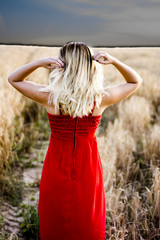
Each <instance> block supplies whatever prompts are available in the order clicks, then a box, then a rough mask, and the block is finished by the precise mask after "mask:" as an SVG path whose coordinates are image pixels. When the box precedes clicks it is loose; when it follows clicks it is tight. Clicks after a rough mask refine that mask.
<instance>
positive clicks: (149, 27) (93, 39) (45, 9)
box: [0, 0, 160, 46]
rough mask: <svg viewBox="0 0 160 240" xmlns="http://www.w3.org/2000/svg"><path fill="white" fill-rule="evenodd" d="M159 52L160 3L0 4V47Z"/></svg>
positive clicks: (68, 0) (75, 0)
mask: <svg viewBox="0 0 160 240" xmlns="http://www.w3.org/2000/svg"><path fill="white" fill-rule="evenodd" d="M68 41H82V42H85V43H86V44H88V45H90V46H160V0H25V1H24V0H14V1H13V0H1V1H0V43H1V44H2V43H3V44H33V45H36V44H37V45H52V46H54V45H58V46H61V45H62V44H64V43H66V42H68Z"/></svg>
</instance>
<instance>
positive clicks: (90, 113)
mask: <svg viewBox="0 0 160 240" xmlns="http://www.w3.org/2000/svg"><path fill="white" fill-rule="evenodd" d="M100 64H105V65H107V64H112V65H113V66H115V67H116V68H117V69H118V70H119V72H120V73H121V74H122V76H123V77H124V79H125V80H126V82H125V83H121V84H117V85H114V86H108V87H107V88H104V87H103V74H102V71H101V70H102V69H101V66H100ZM38 67H44V68H47V69H50V70H52V71H51V73H50V76H49V83H50V84H49V85H48V86H45V85H40V84H35V83H33V82H30V81H24V80H25V78H26V77H27V76H28V75H29V74H31V73H32V72H33V71H34V70H35V69H37V68H38ZM8 81H9V82H10V83H11V84H12V86H13V87H15V88H16V89H17V90H18V91H20V92H21V93H22V94H23V95H25V96H26V97H29V98H31V99H33V100H34V101H37V102H39V103H41V104H42V105H43V106H44V107H45V109H46V111H47V114H48V119H49V123H50V127H51V138H50V142H49V146H48V150H47V153H46V156H45V160H44V165H43V169H42V176H41V181H40V191H39V205H38V211H39V225H40V237H41V240H53V239H55V240H62V239H66V240H68V239H69V240H73V239H74V240H81V239H83V240H102V239H103V240H104V238H105V222H106V202H105V192H104V182H103V169H102V164H101V159H100V155H99V152H98V148H97V139H96V136H95V132H96V129H97V127H98V124H99V122H100V119H101V115H102V113H103V111H104V110H105V109H106V108H107V107H108V106H110V105H111V104H114V103H117V102H119V101H121V100H122V99H125V98H126V97H128V96H129V95H131V94H132V93H133V92H135V91H136V89H137V88H138V87H139V86H140V84H141V83H142V79H141V77H140V76H139V75H138V74H137V73H136V72H135V71H134V70H133V69H132V68H131V67H129V66H127V65H126V64H124V63H122V62H120V61H119V60H118V59H116V58H115V57H113V56H111V55H109V54H108V53H106V52H102V51H97V52H95V54H93V52H92V50H91V49H89V48H88V47H87V46H86V45H85V44H84V43H82V42H68V43H67V44H65V45H64V46H63V47H62V48H61V49H60V53H59V58H54V57H48V58H41V59H38V60H36V61H33V62H31V63H28V64H26V65H24V66H22V67H20V68H19V69H17V70H16V71H14V72H13V73H11V74H10V76H9V77H8Z"/></svg>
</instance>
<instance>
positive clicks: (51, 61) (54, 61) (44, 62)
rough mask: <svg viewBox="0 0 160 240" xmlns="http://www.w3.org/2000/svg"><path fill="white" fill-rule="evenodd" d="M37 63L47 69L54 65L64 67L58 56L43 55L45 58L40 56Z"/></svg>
mask: <svg viewBox="0 0 160 240" xmlns="http://www.w3.org/2000/svg"><path fill="white" fill-rule="evenodd" d="M38 61H39V65H40V66H41V67H44V68H47V69H52V68H56V67H60V68H62V67H64V63H63V62H62V61H61V60H60V59H59V58H54V57H45V58H40V59H39V60H38Z"/></svg>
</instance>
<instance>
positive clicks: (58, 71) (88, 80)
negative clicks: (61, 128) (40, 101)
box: [39, 42, 106, 118]
mask: <svg viewBox="0 0 160 240" xmlns="http://www.w3.org/2000/svg"><path fill="white" fill-rule="evenodd" d="M92 56H93V51H92V49H90V48H89V47H88V46H87V45H86V44H84V43H83V42H68V43H66V44H65V45H64V46H63V47H61V48H60V52H59V58H60V60H61V61H62V62H63V63H64V67H63V68H55V69H53V70H51V72H50V74H49V79H48V80H49V85H48V86H46V87H43V88H41V89H40V90H39V91H43V92H50V93H49V98H48V104H52V103H53V104H54V106H55V112H56V114H57V113H58V112H59V108H61V110H62V111H63V112H65V114H67V115H68V114H69V115H71V116H73V118H74V117H76V116H78V117H83V116H88V115H89V114H90V113H91V110H92V108H93V106H94V101H95V102H96V106H97V107H99V105H100V103H101V101H102V95H103V94H106V92H105V91H104V86H103V83H104V76H103V68H102V66H101V65H100V64H99V63H98V62H96V61H93V60H94V59H93V57H92Z"/></svg>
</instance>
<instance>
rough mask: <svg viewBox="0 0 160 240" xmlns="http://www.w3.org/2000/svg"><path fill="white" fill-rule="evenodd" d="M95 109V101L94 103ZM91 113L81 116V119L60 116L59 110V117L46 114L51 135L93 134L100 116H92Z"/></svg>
mask: <svg viewBox="0 0 160 240" xmlns="http://www.w3.org/2000/svg"><path fill="white" fill-rule="evenodd" d="M94 107H95V101H94ZM94 107H93V109H92V111H91V115H89V116H83V117H78V116H77V117H75V118H73V116H70V115H62V112H61V109H60V115H53V114H50V113H48V112H47V114H48V119H49V124H50V128H51V133H53V132H66V133H67V132H68V133H72V132H75V131H76V132H77V133H87V132H90V133H91V132H92V133H95V131H96V129H97V127H98V125H99V123H100V119H101V115H97V116H93V115H92V113H93V110H94Z"/></svg>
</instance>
